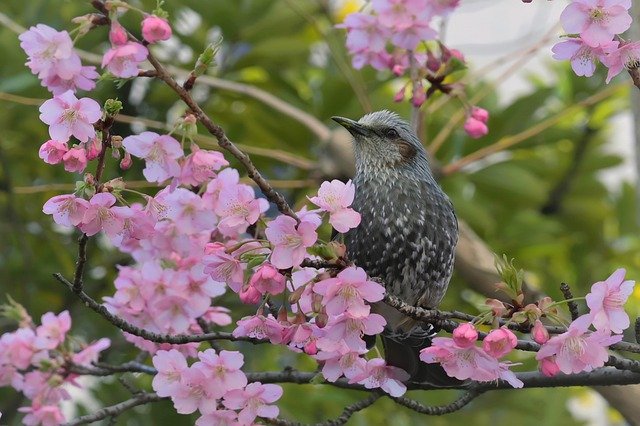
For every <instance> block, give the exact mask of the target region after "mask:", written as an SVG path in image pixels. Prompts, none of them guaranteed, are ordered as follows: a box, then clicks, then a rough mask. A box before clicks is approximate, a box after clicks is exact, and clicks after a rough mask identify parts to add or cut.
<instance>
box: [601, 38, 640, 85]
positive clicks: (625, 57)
mask: <svg viewBox="0 0 640 426" xmlns="http://www.w3.org/2000/svg"><path fill="white" fill-rule="evenodd" d="M616 43H617V42H616ZM607 53H608V54H607V55H606V56H605V57H604V58H602V59H601V60H602V63H603V64H604V65H605V66H606V67H607V68H609V72H608V73H607V79H606V82H607V83H609V82H610V81H611V79H612V78H613V77H615V76H616V75H618V74H620V72H621V71H622V70H623V69H625V68H626V69H634V68H638V66H640V41H636V42H633V43H626V44H623V45H622V46H620V47H619V48H618V49H617V50H613V51H607Z"/></svg>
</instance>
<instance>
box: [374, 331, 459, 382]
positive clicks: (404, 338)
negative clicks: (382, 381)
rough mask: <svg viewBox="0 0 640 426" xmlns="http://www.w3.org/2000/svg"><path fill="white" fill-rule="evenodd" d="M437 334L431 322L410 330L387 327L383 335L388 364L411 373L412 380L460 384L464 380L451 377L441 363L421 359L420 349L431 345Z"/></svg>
mask: <svg viewBox="0 0 640 426" xmlns="http://www.w3.org/2000/svg"><path fill="white" fill-rule="evenodd" d="M435 335H436V332H435V330H434V327H433V326H432V325H430V324H427V325H416V326H414V327H413V328H412V329H411V330H409V331H408V332H398V331H391V330H389V329H385V330H384V331H383V332H382V336H381V337H382V345H383V346H384V354H385V359H386V361H387V364H388V365H392V366H394V367H398V368H402V369H403V370H404V371H406V372H407V373H409V375H410V376H411V378H410V379H409V381H410V382H414V383H429V384H431V385H434V386H442V387H449V386H459V385H460V384H462V383H463V382H462V381H461V380H458V379H456V378H454V377H449V376H448V375H447V373H446V372H445V371H444V369H443V368H442V367H441V366H440V364H427V363H425V362H422V361H421V360H420V350H421V349H424V348H426V347H428V346H431V339H432V338H433V337H434V336H435Z"/></svg>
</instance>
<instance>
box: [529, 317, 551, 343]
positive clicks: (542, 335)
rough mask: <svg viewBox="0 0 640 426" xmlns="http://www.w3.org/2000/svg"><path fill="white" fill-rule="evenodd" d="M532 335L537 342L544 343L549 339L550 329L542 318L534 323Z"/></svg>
mask: <svg viewBox="0 0 640 426" xmlns="http://www.w3.org/2000/svg"><path fill="white" fill-rule="evenodd" d="M531 336H532V337H533V340H535V342H536V343H539V344H541V345H542V344H544V343H546V342H547V340H549V331H548V330H547V328H546V327H545V326H544V325H543V324H542V322H540V320H536V322H535V324H533V329H532V330H531Z"/></svg>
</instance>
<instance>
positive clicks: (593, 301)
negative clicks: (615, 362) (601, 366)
mask: <svg viewBox="0 0 640 426" xmlns="http://www.w3.org/2000/svg"><path fill="white" fill-rule="evenodd" d="M625 274H626V271H625V270H624V269H622V268H621V269H618V270H616V271H615V272H614V273H613V274H611V276H610V277H609V278H607V279H606V280H605V281H598V282H597V283H595V284H594V285H593V286H591V292H590V293H589V294H587V296H586V301H587V306H588V307H589V309H590V310H591V313H590V315H591V317H592V320H591V321H592V323H593V326H594V327H595V328H596V329H597V330H604V331H609V330H611V331H612V332H613V333H622V332H623V330H626V329H627V328H628V327H629V315H628V314H627V313H626V312H625V310H624V304H625V303H626V301H627V299H628V298H629V296H630V295H631V293H633V288H634V286H635V284H636V283H635V281H631V280H626V281H625V279H624V276H625Z"/></svg>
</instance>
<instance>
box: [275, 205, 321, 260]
mask: <svg viewBox="0 0 640 426" xmlns="http://www.w3.org/2000/svg"><path fill="white" fill-rule="evenodd" d="M316 228H317V225H315V224H313V223H311V222H307V221H301V222H300V223H299V224H298V225H297V226H296V220H295V219H294V218H292V217H289V216H285V215H280V216H278V217H277V218H275V219H274V220H272V221H271V222H269V223H268V224H267V229H266V230H265V231H264V233H265V235H266V236H267V239H268V240H269V242H271V243H272V244H273V251H272V254H271V263H272V264H273V265H274V266H275V267H276V268H278V269H286V268H291V267H292V266H298V265H300V264H301V263H302V261H303V260H304V257H305V255H306V253H307V247H311V246H312V245H313V244H314V243H315V242H316V240H317V239H318V234H317V233H316Z"/></svg>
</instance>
